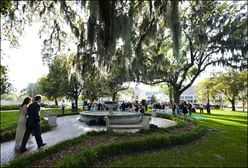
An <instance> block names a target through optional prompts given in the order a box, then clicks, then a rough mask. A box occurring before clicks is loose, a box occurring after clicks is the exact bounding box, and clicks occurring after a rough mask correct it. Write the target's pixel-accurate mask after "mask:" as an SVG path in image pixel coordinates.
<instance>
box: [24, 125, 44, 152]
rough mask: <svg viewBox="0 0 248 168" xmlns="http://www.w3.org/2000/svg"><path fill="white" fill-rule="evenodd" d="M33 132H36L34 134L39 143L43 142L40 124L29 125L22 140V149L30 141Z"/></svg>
mask: <svg viewBox="0 0 248 168" xmlns="http://www.w3.org/2000/svg"><path fill="white" fill-rule="evenodd" d="M32 132H34V136H35V140H36V143H37V145H38V146H39V145H41V144H43V140H42V137H41V131H40V125H37V126H27V128H26V131H25V133H24V137H23V140H22V146H21V150H24V149H26V144H27V142H28V138H29V136H30V134H31V133H32Z"/></svg>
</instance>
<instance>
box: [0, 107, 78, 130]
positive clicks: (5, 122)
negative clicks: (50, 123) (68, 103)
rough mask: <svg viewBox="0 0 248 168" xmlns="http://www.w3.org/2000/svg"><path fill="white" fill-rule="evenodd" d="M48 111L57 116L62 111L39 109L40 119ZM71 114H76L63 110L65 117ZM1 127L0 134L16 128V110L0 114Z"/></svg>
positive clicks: (17, 115) (58, 109) (57, 109)
mask: <svg viewBox="0 0 248 168" xmlns="http://www.w3.org/2000/svg"><path fill="white" fill-rule="evenodd" d="M47 111H50V112H52V113H55V114H57V115H61V114H62V111H61V109H60V108H50V109H46V108H42V109H41V113H40V115H41V118H42V117H44V114H45V112H47ZM71 114H78V113H75V112H72V111H71V109H65V115H71ZM0 115H1V127H0V132H1V133H4V132H8V131H13V130H15V129H16V127H17V123H18V120H19V111H18V110H13V111H8V112H1V113H0Z"/></svg>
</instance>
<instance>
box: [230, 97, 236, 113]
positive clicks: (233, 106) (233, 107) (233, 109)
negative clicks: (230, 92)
mask: <svg viewBox="0 0 248 168" xmlns="http://www.w3.org/2000/svg"><path fill="white" fill-rule="evenodd" d="M231 103H232V111H236V110H235V100H234V99H233V100H232V101H231Z"/></svg>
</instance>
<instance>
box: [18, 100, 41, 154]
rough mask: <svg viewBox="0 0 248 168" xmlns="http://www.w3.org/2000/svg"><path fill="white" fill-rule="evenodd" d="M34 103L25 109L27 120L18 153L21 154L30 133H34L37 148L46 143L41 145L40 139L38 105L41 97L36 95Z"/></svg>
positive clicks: (24, 149)
mask: <svg viewBox="0 0 248 168" xmlns="http://www.w3.org/2000/svg"><path fill="white" fill-rule="evenodd" d="M34 100H35V102H33V103H32V104H30V105H29V106H28V109H27V113H28V118H27V123H26V131H25V134H24V137H23V140H22V145H21V149H20V152H21V153H23V152H25V151H27V148H26V144H27V141H28V138H29V136H30V134H31V133H32V132H34V136H35V140H36V143H37V145H38V148H40V147H41V146H45V145H46V143H43V140H42V137H41V130H40V122H41V120H40V104H41V95H37V96H35V98H34Z"/></svg>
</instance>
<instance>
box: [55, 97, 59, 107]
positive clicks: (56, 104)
mask: <svg viewBox="0 0 248 168" xmlns="http://www.w3.org/2000/svg"><path fill="white" fill-rule="evenodd" d="M55 106H58V100H57V98H55Z"/></svg>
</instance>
